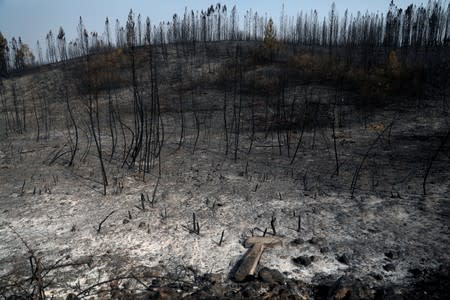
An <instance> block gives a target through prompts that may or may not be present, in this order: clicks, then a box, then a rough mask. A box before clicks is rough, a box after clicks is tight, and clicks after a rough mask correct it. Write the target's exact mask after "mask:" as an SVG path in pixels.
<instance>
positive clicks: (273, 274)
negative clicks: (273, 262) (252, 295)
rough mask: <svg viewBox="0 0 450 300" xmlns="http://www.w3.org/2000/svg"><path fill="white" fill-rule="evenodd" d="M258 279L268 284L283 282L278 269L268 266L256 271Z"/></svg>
mask: <svg viewBox="0 0 450 300" xmlns="http://www.w3.org/2000/svg"><path fill="white" fill-rule="evenodd" d="M258 276H259V279H260V280H261V281H262V282H266V283H269V284H273V283H280V284H281V283H283V282H284V276H283V274H281V272H280V271H278V270H274V269H269V268H262V269H261V270H260V271H259V273H258Z"/></svg>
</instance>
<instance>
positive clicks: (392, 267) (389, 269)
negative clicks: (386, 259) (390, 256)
mask: <svg viewBox="0 0 450 300" xmlns="http://www.w3.org/2000/svg"><path fill="white" fill-rule="evenodd" d="M383 269H384V270H385V271H387V272H393V271H395V265H394V264H386V265H384V266H383Z"/></svg>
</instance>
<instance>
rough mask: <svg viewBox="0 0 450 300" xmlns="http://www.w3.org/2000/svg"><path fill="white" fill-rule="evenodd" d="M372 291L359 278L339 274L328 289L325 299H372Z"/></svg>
mask: <svg viewBox="0 0 450 300" xmlns="http://www.w3.org/2000/svg"><path fill="white" fill-rule="evenodd" d="M373 294H374V291H373V290H372V289H371V288H370V287H369V286H368V285H364V284H363V283H362V281H361V280H360V279H357V278H354V277H352V276H345V275H344V276H341V277H340V278H339V279H338V280H337V281H336V282H335V283H334V284H333V286H331V288H330V289H329V291H328V295H327V299H334V300H344V299H372V298H373Z"/></svg>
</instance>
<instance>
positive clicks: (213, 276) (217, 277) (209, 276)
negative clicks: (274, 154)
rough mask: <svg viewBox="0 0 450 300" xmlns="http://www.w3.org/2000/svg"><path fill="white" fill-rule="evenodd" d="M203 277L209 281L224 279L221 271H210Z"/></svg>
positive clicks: (217, 281)
mask: <svg viewBox="0 0 450 300" xmlns="http://www.w3.org/2000/svg"><path fill="white" fill-rule="evenodd" d="M203 278H204V279H205V280H206V281H208V282H209V283H212V284H215V283H221V282H222V281H223V275H222V274H220V273H216V274H215V273H208V274H205V275H204V276H203Z"/></svg>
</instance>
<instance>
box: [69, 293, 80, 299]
mask: <svg viewBox="0 0 450 300" xmlns="http://www.w3.org/2000/svg"><path fill="white" fill-rule="evenodd" d="M78 299H79V298H78V297H77V295H75V294H73V293H70V294H69V295H67V297H66V300H78Z"/></svg>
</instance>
